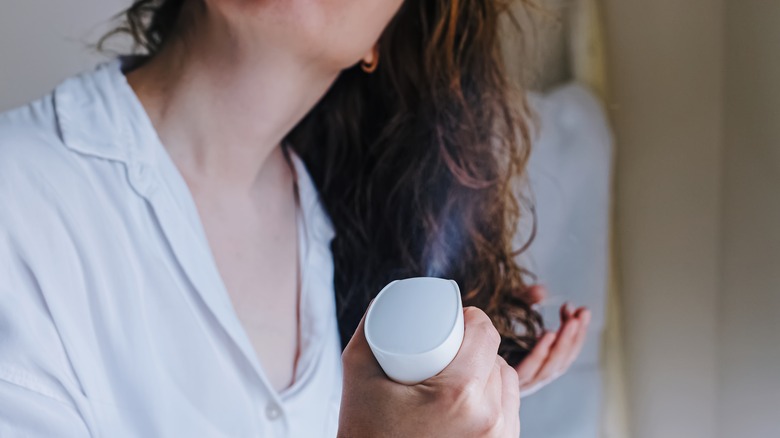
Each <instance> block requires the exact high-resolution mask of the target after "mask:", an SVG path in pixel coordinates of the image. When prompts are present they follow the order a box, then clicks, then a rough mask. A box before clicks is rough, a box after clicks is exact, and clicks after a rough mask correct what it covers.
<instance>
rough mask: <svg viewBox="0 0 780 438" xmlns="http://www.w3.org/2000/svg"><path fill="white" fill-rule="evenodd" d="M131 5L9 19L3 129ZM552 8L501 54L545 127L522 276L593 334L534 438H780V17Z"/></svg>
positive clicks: (112, 2)
mask: <svg viewBox="0 0 780 438" xmlns="http://www.w3.org/2000/svg"><path fill="white" fill-rule="evenodd" d="M129 3H130V2H129V0H74V1H69V2H52V1H43V0H25V1H23V2H3V3H2V5H0V59H1V60H2V61H0V111H1V110H5V109H9V108H12V107H14V106H17V105H20V104H23V103H25V102H27V101H29V100H31V99H33V98H37V97H39V96H42V95H44V94H46V93H48V92H49V91H50V90H51V89H52V88H53V87H54V86H55V85H56V84H57V83H59V82H60V81H61V80H62V79H64V78H65V77H67V76H68V75H71V74H74V73H76V72H79V71H83V70H85V69H89V68H91V67H92V66H93V65H94V63H95V62H98V61H100V60H102V59H105V56H104V55H98V54H96V53H95V52H94V51H92V50H90V49H89V48H88V47H87V46H88V45H89V44H90V43H94V42H95V41H96V40H97V38H98V37H99V36H100V35H102V34H103V33H104V31H106V30H107V29H108V28H109V27H110V23H109V20H110V17H111V16H112V15H113V14H115V13H117V12H119V11H120V10H121V9H123V8H124V7H127V6H128V5H129ZM537 5H538V7H537V8H533V9H531V10H530V11H529V10H528V9H527V8H523V7H521V6H520V5H519V4H518V6H517V8H516V9H517V11H518V16H519V21H520V23H521V24H522V26H521V29H522V35H520V34H518V33H517V32H515V31H514V30H512V29H511V28H508V30H507V32H506V37H505V41H506V45H505V46H506V54H507V61H508V63H509V65H510V66H511V67H512V71H513V75H514V76H515V77H516V78H517V80H518V81H519V82H524V81H530V82H531V84H532V87H531V91H530V96H531V100H532V103H533V106H534V108H535V110H536V112H537V114H538V117H539V121H540V124H539V126H540V129H539V132H538V133H537V134H538V135H537V142H536V144H535V149H534V152H533V156H532V160H531V165H530V166H531V167H530V170H529V172H530V177H531V178H530V179H531V191H532V196H533V198H534V199H535V202H536V204H537V210H538V214H539V222H538V226H539V230H538V237H537V239H536V241H535V242H534V244H533V245H532V247H531V250H530V252H529V253H528V254H527V255H525V257H524V259H523V262H524V263H527V264H528V265H529V266H531V268H532V270H534V272H536V273H537V274H538V276H539V280H540V281H541V282H542V283H545V284H547V285H548V286H549V289H550V290H551V297H550V300H549V303H548V304H545V305H542V306H541V310H542V312H543V313H544V314H545V315H546V316H548V317H549V319H550V320H551V321H552V322H551V324H552V325H555V321H554V320H555V318H556V316H555V312H554V310H552V309H553V308H554V306H556V305H559V304H561V303H563V302H564V301H567V300H570V301H573V302H574V303H578V304H579V303H585V304H587V305H589V306H590V307H591V308H592V309H593V311H594V327H593V333H592V334H591V336H590V341H589V344H588V345H587V346H586V348H585V351H584V352H583V355H582V357H581V358H580V359H579V360H578V362H577V363H576V364H575V366H574V368H573V369H572V371H571V372H570V373H569V374H568V375H567V376H565V377H564V378H562V379H561V380H560V381H558V382H556V383H555V384H553V385H551V386H550V387H548V388H545V389H543V390H542V391H540V392H539V393H537V394H534V395H532V396H530V397H528V398H527V399H525V400H524V404H523V409H522V417H523V429H524V434H523V436H524V437H528V438H535V437H583V438H586V437H610V438H611V437H621V438H622V437H637V438H646V437H664V438H666V437H686V438H697V437H706V438H711V437H717V438H721V437H723V438H726V437H728V438H732V437H740V438H743V437H745V438H750V437H780V316H779V315H780V196H779V195H780V190H778V189H780V50H778V49H779V48H780V2H776V1H766V0H686V1H680V0H655V1H639V0H538V1H537ZM115 46H116V48H117V50H119V51H122V50H123V48H122V47H121V44H119V45H118V46H117V45H116V44H115ZM0 208H2V206H0ZM526 231H527V230H523V229H521V230H519V231H518V240H521V239H522V238H523V237H524V236H525V232H526Z"/></svg>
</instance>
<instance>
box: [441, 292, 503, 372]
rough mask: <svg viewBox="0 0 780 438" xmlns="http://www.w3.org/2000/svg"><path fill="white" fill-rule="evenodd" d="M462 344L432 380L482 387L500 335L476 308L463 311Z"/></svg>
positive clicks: (492, 362) (496, 350) (490, 366)
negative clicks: (448, 380)
mask: <svg viewBox="0 0 780 438" xmlns="http://www.w3.org/2000/svg"><path fill="white" fill-rule="evenodd" d="M463 324H464V332H463V343H462V344H461V346H460V350H458V354H457V355H456V356H455V358H454V359H453V360H452V362H450V364H449V365H448V366H447V368H445V369H444V371H442V372H441V373H440V374H439V375H438V376H434V377H433V379H437V378H444V379H452V380H453V381H456V382H466V383H476V384H477V385H478V386H481V387H484V386H485V385H486V384H487V381H488V378H489V377H490V374H491V372H492V371H493V366H494V361H495V356H496V354H497V353H498V346H499V344H500V343H501V336H500V335H499V334H498V332H497V331H496V328H495V327H494V326H493V322H492V321H491V320H490V317H488V316H487V315H486V314H485V312H483V311H482V310H480V309H478V308H476V307H466V308H465V309H463Z"/></svg>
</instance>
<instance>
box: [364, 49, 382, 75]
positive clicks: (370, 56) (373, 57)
mask: <svg viewBox="0 0 780 438" xmlns="http://www.w3.org/2000/svg"><path fill="white" fill-rule="evenodd" d="M377 65H379V44H378V43H377V44H374V46H373V47H371V50H369V51H368V53H366V54H365V55H364V56H363V58H362V59H361V61H360V67H361V68H362V69H363V71H364V72H366V73H373V72H374V70H376V67H377Z"/></svg>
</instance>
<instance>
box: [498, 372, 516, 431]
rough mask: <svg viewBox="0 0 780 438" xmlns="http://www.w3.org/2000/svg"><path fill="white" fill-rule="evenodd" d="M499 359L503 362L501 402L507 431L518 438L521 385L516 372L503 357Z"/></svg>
mask: <svg viewBox="0 0 780 438" xmlns="http://www.w3.org/2000/svg"><path fill="white" fill-rule="evenodd" d="M498 358H499V359H500V360H501V365H500V368H501V370H500V371H501V388H502V389H503V392H502V396H501V400H502V407H503V414H504V422H505V425H506V427H505V430H507V431H509V432H510V436H512V437H517V436H520V383H519V381H518V379H517V373H516V372H515V370H514V369H513V368H512V367H510V366H509V365H508V364H507V363H506V361H505V360H504V359H503V358H502V357H501V356H498Z"/></svg>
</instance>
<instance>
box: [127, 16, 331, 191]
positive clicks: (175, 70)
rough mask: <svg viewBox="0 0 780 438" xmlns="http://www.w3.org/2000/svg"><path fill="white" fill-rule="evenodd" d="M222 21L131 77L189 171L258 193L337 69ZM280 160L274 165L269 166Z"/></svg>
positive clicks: (175, 43)
mask: <svg viewBox="0 0 780 438" xmlns="http://www.w3.org/2000/svg"><path fill="white" fill-rule="evenodd" d="M225 24H226V23H221V22H219V21H218V20H213V19H212V20H211V21H210V22H209V23H206V24H198V26H197V29H198V33H197V34H193V33H188V34H185V35H182V36H181V37H180V38H177V39H174V40H171V41H170V43H169V44H167V45H166V46H165V47H164V48H163V49H162V50H161V51H160V52H159V53H158V54H156V55H155V56H154V57H153V58H152V59H150V60H149V61H148V62H146V63H145V64H143V65H142V66H140V67H138V68H136V69H134V70H132V71H131V72H129V73H128V74H127V79H128V83H129V84H130V86H131V87H132V88H133V90H134V91H135V93H136V95H137V96H138V98H139V100H140V101H141V103H142V105H143V106H144V108H145V109H146V111H147V114H148V115H149V117H150V119H151V121H152V123H153V124H154V126H155V129H156V130H157V133H158V135H159V136H160V139H161V141H162V142H163V144H164V146H165V148H166V150H168V152H169V154H170V155H171V157H172V158H173V159H174V161H175V162H176V164H177V166H179V168H180V170H181V171H182V172H183V173H186V174H187V175H189V176H190V177H191V178H192V179H198V180H199V181H202V180H204V179H205V180H207V183H208V184H210V185H211V186H212V188H214V187H215V185H216V187H219V186H223V187H224V188H227V189H236V188H238V189H242V190H249V191H254V188H255V186H256V185H257V184H258V183H259V181H261V180H262V178H259V177H260V174H261V173H262V172H264V171H265V170H264V168H265V167H268V166H266V164H268V165H271V164H272V163H271V162H268V163H266V162H267V161H269V160H268V158H269V157H277V156H279V154H271V152H272V151H273V150H274V149H275V148H277V147H278V146H279V144H280V142H281V141H282V139H283V138H284V137H285V136H286V135H287V133H288V132H289V131H290V130H291V129H292V128H293V127H294V126H295V125H296V124H297V123H298V122H299V121H300V120H301V119H302V118H303V117H304V116H305V115H306V113H307V112H308V111H309V110H310V109H311V108H312V107H313V106H314V105H315V104H316V103H317V101H318V100H319V99H320V98H321V97H322V96H323V95H324V94H325V92H326V91H327V89H328V88H329V86H330V85H331V84H332V83H333V81H334V80H335V79H336V77H337V76H338V71H324V70H325V69H322V68H319V66H318V65H317V64H316V62H313V61H309V60H304V59H296V58H295V57H294V56H292V55H291V54H289V53H283V52H280V51H279V50H274V49H273V42H265V43H264V42H260V41H251V38H249V36H242V35H239V34H238V32H236V31H235V30H234V29H228V27H227V26H226V25H225ZM270 161H274V160H270Z"/></svg>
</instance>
